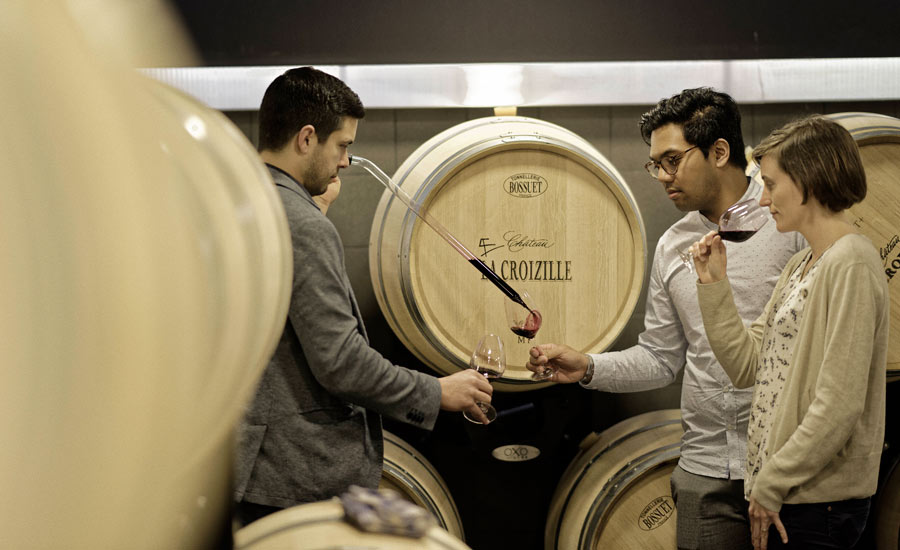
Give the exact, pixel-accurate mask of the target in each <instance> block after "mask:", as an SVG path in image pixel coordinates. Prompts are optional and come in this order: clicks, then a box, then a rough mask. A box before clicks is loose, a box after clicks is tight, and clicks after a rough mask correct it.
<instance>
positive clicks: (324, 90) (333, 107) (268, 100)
mask: <svg viewBox="0 0 900 550" xmlns="http://www.w3.org/2000/svg"><path fill="white" fill-rule="evenodd" d="M345 116H349V117H353V118H357V119H360V118H363V117H365V116H366V110H365V108H364V107H363V104H362V101H360V99H359V96H358V95H356V93H355V92H354V91H353V90H351V89H350V87H349V86H347V85H346V84H344V83H343V82H341V80H340V79H338V78H335V77H333V76H331V75H330V74H328V73H324V72H322V71H319V70H317V69H313V68H312V67H298V68H296V69H290V70H288V71H286V72H285V73H284V74H282V75H281V76H279V77H278V78H276V79H275V80H273V81H272V83H271V84H269V87H268V88H267V89H266V93H265V95H263V99H262V104H261V105H260V107H259V150H260V151H266V150H268V151H277V150H279V149H281V148H282V147H284V146H285V144H286V143H287V142H288V141H290V139H291V138H292V137H294V136H295V135H296V134H297V132H299V131H300V129H301V128H303V127H304V126H306V125H307V124H311V125H312V126H313V127H314V128H315V129H316V136H317V137H318V138H319V139H320V140H326V139H328V136H330V135H331V133H332V132H334V131H335V130H337V129H338V128H340V126H341V122H342V119H343V117H345Z"/></svg>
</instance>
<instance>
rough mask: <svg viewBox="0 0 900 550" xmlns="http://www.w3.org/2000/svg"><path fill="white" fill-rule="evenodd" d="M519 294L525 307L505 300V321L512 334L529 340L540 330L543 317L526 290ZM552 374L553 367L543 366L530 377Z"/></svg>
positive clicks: (539, 378)
mask: <svg viewBox="0 0 900 550" xmlns="http://www.w3.org/2000/svg"><path fill="white" fill-rule="evenodd" d="M519 296H520V297H521V298H522V301H523V302H525V304H527V307H524V306H522V304H519V303H518V302H513V301H512V300H507V301H506V303H505V304H504V306H505V307H506V321H507V323H509V330H511V331H512V332H513V334H515V335H516V336H520V337H522V338H527V339H529V340H531V339H532V338H534V336H535V334H537V331H538V330H540V328H541V323H542V322H543V318H542V317H541V312H540V311H538V309H537V307H535V303H534V299H533V298H532V297H531V295H530V294H528V291H527V290H523V291H521V292H520V293H519ZM552 376H553V369H552V368H551V367H544V368H543V369H542V370H541V372H539V373H538V372H536V373H534V374H532V375H531V379H532V380H547V379H549V378H550V377H552Z"/></svg>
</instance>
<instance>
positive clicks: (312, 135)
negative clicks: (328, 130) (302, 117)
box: [294, 124, 318, 153]
mask: <svg viewBox="0 0 900 550" xmlns="http://www.w3.org/2000/svg"><path fill="white" fill-rule="evenodd" d="M316 143H318V140H317V139H316V129H315V127H313V125H312V124H307V125H306V126H304V127H303V128H300V131H299V132H297V136H296V137H295V138H294V145H295V146H296V147H297V150H298V151H299V152H301V153H307V152H309V148H310V147H311V146H312V145H315V144H316Z"/></svg>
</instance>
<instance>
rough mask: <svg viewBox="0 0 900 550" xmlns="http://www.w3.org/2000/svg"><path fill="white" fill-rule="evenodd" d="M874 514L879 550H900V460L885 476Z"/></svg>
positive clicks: (895, 461) (876, 500)
mask: <svg viewBox="0 0 900 550" xmlns="http://www.w3.org/2000/svg"><path fill="white" fill-rule="evenodd" d="M873 512H874V513H873V519H874V521H875V543H876V547H877V549H878V550H900V458H896V459H894V463H893V465H892V466H891V467H890V470H889V471H888V473H887V475H885V477H884V481H883V482H882V484H881V488H880V489H879V490H878V494H877V495H876V496H875V506H874V511H873Z"/></svg>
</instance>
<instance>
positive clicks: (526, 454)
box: [491, 445, 541, 462]
mask: <svg viewBox="0 0 900 550" xmlns="http://www.w3.org/2000/svg"><path fill="white" fill-rule="evenodd" d="M491 455H492V456H493V457H494V458H496V459H497V460H502V461H503V462H525V461H526V460H532V459H534V458H537V457H539V456H540V455H541V450H540V449H538V448H537V447H532V446H531V445H503V446H502V447H497V448H496V449H494V450H493V451H491Z"/></svg>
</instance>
